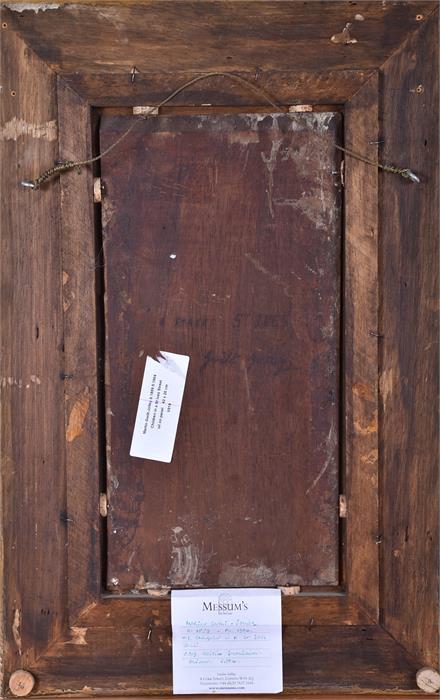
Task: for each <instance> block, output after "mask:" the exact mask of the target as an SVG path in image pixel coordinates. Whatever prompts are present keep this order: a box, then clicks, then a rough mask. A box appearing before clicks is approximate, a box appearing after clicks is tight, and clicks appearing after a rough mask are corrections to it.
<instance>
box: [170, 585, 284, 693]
mask: <svg viewBox="0 0 440 700" xmlns="http://www.w3.org/2000/svg"><path fill="white" fill-rule="evenodd" d="M171 624H172V631H173V693H174V694H191V693H203V694H208V693H219V694H226V693H234V694H236V693H281V692H282V690H283V657H282V642H281V591H279V590H277V589H267V588H232V589H218V588H217V589H212V590H209V589H200V590H186V591H183V590H182V591H179V590H178V591H172V592H171Z"/></svg>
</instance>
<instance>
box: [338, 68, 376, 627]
mask: <svg viewBox="0 0 440 700" xmlns="http://www.w3.org/2000/svg"><path fill="white" fill-rule="evenodd" d="M378 109H379V102H378V76H377V75H375V76H372V77H371V78H370V79H369V81H368V82H367V83H366V84H365V85H364V86H363V87H362V88H361V89H360V90H359V92H358V93H357V94H356V95H355V96H354V97H353V99H352V100H350V101H349V102H348V103H347V104H346V110H345V144H346V146H347V147H348V148H350V149H352V150H353V151H355V152H357V153H362V154H365V155H366V156H367V157H368V158H370V159H371V160H373V161H374V160H377V144H375V143H374V142H375V141H377V140H378V138H379V136H378V130H379V121H378ZM370 142H373V143H370ZM378 220H379V208H378V171H377V168H374V167H372V166H371V165H367V164H365V163H363V162H361V161H359V160H357V159H354V158H350V157H349V156H346V157H345V280H344V287H345V293H344V299H345V310H344V348H345V349H344V358H345V372H344V384H345V388H344V395H345V406H344V408H345V466H346V472H345V473H346V496H347V518H346V528H347V541H346V582H347V590H348V591H349V593H350V595H353V596H354V597H355V598H356V599H357V600H358V601H359V602H361V603H362V604H363V605H364V606H365V609H366V610H367V612H368V613H369V614H370V615H372V616H373V617H374V619H377V616H378V607H379V547H380V539H381V538H380V532H379V506H378V493H379V492H378V368H379V355H378V313H379V289H378V223H379V221H378Z"/></svg>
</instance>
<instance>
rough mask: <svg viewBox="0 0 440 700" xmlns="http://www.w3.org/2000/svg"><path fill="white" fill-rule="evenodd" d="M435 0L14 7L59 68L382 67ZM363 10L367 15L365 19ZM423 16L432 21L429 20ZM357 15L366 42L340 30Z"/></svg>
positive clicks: (20, 27) (16, 22)
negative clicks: (344, 38)
mask: <svg viewBox="0 0 440 700" xmlns="http://www.w3.org/2000/svg"><path fill="white" fill-rule="evenodd" d="M435 5H436V3H435V2H405V3H403V2H397V3H388V2H384V3H381V2H357V3H356V5H351V4H350V3H347V2H337V1H335V2H319V3H318V2H313V1H311V2H297V1H296V0H287V1H282V0H281V1H280V0H272V1H266V2H264V1H262V2H248V1H243V2H227V1H221V0H220V1H219V0H214V1H213V0H201V1H199V2H193V1H192V0H191V1H189V2H188V1H185V0H184V1H183V2H182V1H180V2H179V11H178V16H176V4H175V3H174V2H172V1H170V0H161V2H155V1H154V0H152V1H150V2H144V3H139V4H123V3H121V4H120V5H118V6H117V7H114V6H113V7H112V6H107V5H105V4H103V5H100V6H99V7H98V8H97V9H95V7H91V6H81V5H80V4H78V3H76V4H72V5H70V6H66V7H62V6H61V7H57V8H55V7H54V9H52V10H46V11H45V12H40V13H38V15H36V14H35V13H34V12H32V11H22V12H10V11H9V12H7V15H6V16H8V17H9V21H10V22H11V23H12V24H13V26H14V28H15V29H16V30H17V31H18V32H20V33H21V34H22V36H23V37H24V38H25V39H26V41H27V42H28V43H29V45H30V46H32V48H33V50H34V51H36V53H37V54H38V55H39V56H41V57H42V58H43V59H44V60H45V61H47V63H48V64H49V65H50V66H52V67H53V68H55V69H56V70H57V72H60V73H61V74H63V73H70V74H71V73H73V72H75V71H79V72H80V73H93V72H95V71H98V72H100V73H113V74H115V73H122V74H126V73H128V72H129V70H130V69H131V67H132V66H133V65H135V66H137V68H138V70H139V71H141V72H143V71H163V72H175V71H178V70H190V71H204V70H249V68H254V67H259V68H261V69H263V70H283V69H286V70H292V66H294V67H295V69H296V70H312V71H315V70H322V69H323V70H332V69H346V68H353V67H355V68H361V69H369V68H377V67H378V66H379V65H381V64H382V63H383V61H385V60H386V58H388V56H390V55H391V53H392V52H393V51H395V50H396V49H397V48H398V46H399V44H400V43H401V42H402V41H403V39H404V38H405V36H406V34H407V33H408V32H410V31H413V30H414V29H416V27H417V24H418V20H417V16H418V15H419V16H420V15H421V16H422V17H425V16H426V15H427V14H429V12H431V11H432V10H433V9H434V7H435ZM359 14H361V15H362V17H364V20H363V21H357V20H356V19H355V17H356V15H359ZM422 21H423V20H422ZM347 22H351V23H352V24H353V26H352V33H351V36H352V38H355V39H356V40H357V43H350V44H344V43H334V42H332V41H331V37H332V36H334V35H336V34H339V33H341V32H342V30H343V29H344V27H345V26H346V24H347Z"/></svg>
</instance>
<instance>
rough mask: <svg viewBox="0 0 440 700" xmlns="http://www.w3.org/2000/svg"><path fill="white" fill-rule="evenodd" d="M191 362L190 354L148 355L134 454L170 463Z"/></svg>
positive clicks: (138, 410)
mask: <svg viewBox="0 0 440 700" xmlns="http://www.w3.org/2000/svg"><path fill="white" fill-rule="evenodd" d="M188 365H189V357H188V355H177V354H175V353H173V352H164V351H163V350H161V351H160V355H158V357H157V359H156V360H154V359H153V358H152V357H147V361H146V363H145V370H144V378H143V380H142V388H141V395H140V398H139V404H138V409H137V414H136V422H135V426H134V431H133V439H132V442H131V448H130V456H131V457H141V458H143V459H154V460H157V461H158V462H171V459H172V457H173V450H174V442H175V439H176V432H177V424H178V422H179V414H180V407H181V404H182V398H183V390H184V388H185V380H186V373H187V371H188Z"/></svg>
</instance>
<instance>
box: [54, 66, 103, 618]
mask: <svg viewBox="0 0 440 700" xmlns="http://www.w3.org/2000/svg"><path fill="white" fill-rule="evenodd" d="M58 109H59V125H60V139H59V154H60V159H62V160H74V159H75V158H83V157H86V156H87V155H88V154H89V153H90V152H91V136H92V134H91V126H90V108H89V107H88V105H87V104H86V103H84V102H83V101H82V100H81V98H80V97H78V95H76V94H75V93H74V92H72V91H71V90H70V88H68V87H66V86H65V85H64V83H63V81H62V80H60V79H59V80H58ZM93 206H94V205H93V177H92V173H91V170H90V169H89V168H87V169H86V170H83V171H82V172H81V173H80V174H78V173H77V172H75V171H73V172H70V173H67V174H66V175H65V176H64V177H63V178H62V179H61V225H62V231H63V236H62V263H63V306H64V345H65V352H66V363H65V445H66V470H67V516H68V545H69V549H68V552H69V559H68V563H69V566H68V591H69V611H70V615H71V616H73V618H72V619H74V617H75V615H76V614H77V613H78V612H79V610H80V609H81V608H82V607H83V606H84V605H86V604H90V602H91V601H93V600H95V598H96V596H98V595H99V592H100V590H101V563H100V559H101V551H100V525H99V511H98V504H99V491H100V488H99V470H100V466H99V435H98V428H97V411H98V405H97V404H98V396H97V392H98V372H97V353H96V309H95V303H96V293H97V288H96V285H95V282H96V274H97V266H99V262H98V261H97V256H96V253H97V251H96V250H95V230H94V213H93ZM72 624H73V623H72Z"/></svg>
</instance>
